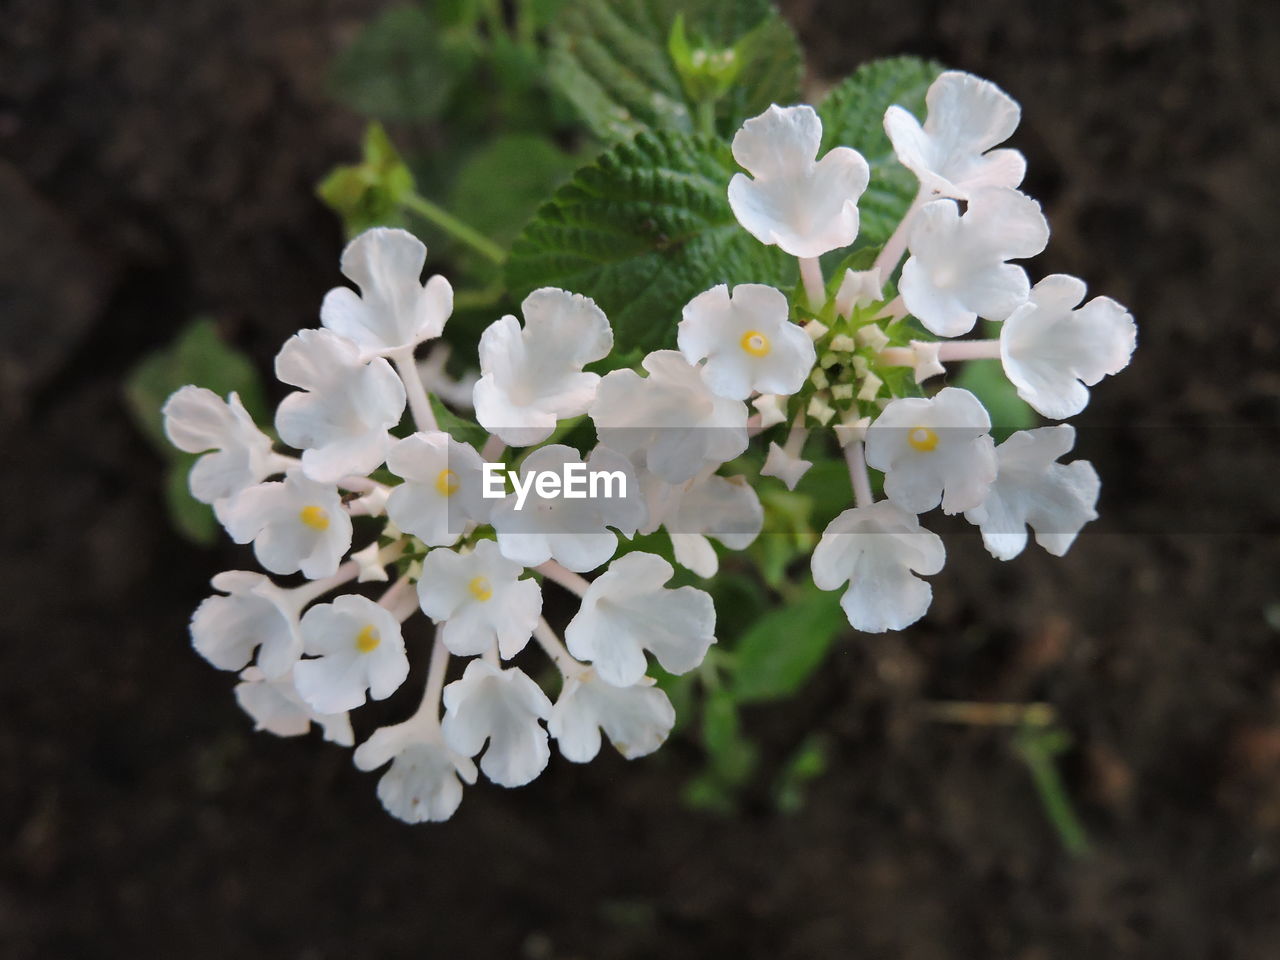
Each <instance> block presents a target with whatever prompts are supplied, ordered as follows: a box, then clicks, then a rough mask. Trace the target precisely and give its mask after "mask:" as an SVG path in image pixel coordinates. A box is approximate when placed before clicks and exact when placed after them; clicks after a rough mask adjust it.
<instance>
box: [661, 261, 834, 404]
mask: <svg viewBox="0 0 1280 960" xmlns="http://www.w3.org/2000/svg"><path fill="white" fill-rule="evenodd" d="M683 316H684V319H683V320H681V321H680V325H679V328H678V331H679V332H678V334H677V338H678V342H679V345H680V352H681V353H683V354H684V358H685V359H686V360H688V361H689V362H690V363H692V364H696V363H698V362H699V361H700V360H706V361H707V362H706V363H705V364H704V365H703V366H702V368H701V373H702V379H703V380H704V381H705V382H706V384H707V386H708V387H710V388H711V391H712V392H713V393H715V394H717V395H719V396H721V397H728V398H730V399H731V400H745V399H747V397H749V396H751V394H752V393H753V392H760V393H775V394H783V395H789V394H792V393H795V392H796V391H797V390H799V389H800V388H801V387H802V386H804V381H805V377H807V376H808V375H809V371H810V370H812V369H813V364H814V361H815V360H816V359H817V356H816V354H815V352H814V347H813V341H812V340H810V339H809V335H808V334H807V333H805V332H804V331H803V330H801V329H800V328H799V327H798V326H796V325H795V324H794V323H792V322H791V318H790V307H789V306H788V304H787V298H786V297H785V296H783V295H782V293H781V292H780V291H778V290H775V289H774V288H773V287H769V286H765V285H764V284H762V283H740V284H738V285H737V286H736V287H734V288H733V292H732V293H730V292H729V286H728V284H724V283H722V284H719V285H718V286H715V287H712V288H711V289H710V290H706V291H704V292H702V293H700V294H698V295H697V296H696V297H694V298H693V299H692V300H690V301H689V303H688V304H687V305H686V306H685V308H684V313H683Z"/></svg>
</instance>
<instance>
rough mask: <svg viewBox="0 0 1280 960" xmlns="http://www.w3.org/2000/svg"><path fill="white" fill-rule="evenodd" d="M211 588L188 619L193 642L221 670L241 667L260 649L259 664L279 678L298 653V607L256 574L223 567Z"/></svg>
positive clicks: (287, 671)
mask: <svg viewBox="0 0 1280 960" xmlns="http://www.w3.org/2000/svg"><path fill="white" fill-rule="evenodd" d="M212 582H213V587H214V589H215V590H221V591H223V592H224V593H225V594H226V596H223V595H222V594H218V595H215V596H212V597H207V598H206V599H205V600H204V601H203V602H202V603H201V604H200V606H199V607H197V608H196V612H195V613H194V614H192V617H191V643H192V646H194V647H195V649H196V652H198V653H199V654H200V656H202V657H204V658H205V659H206V660H208V661H209V662H210V663H211V664H213V665H214V666H215V667H217V668H218V669H219V670H239V669H241V668H242V667H244V666H245V665H246V664H248V663H249V661H251V660H252V659H253V654H254V651H255V650H257V651H258V667H259V668H260V669H261V671H262V673H263V674H264V675H265V676H266V677H267V678H268V679H272V680H275V679H279V678H280V677H282V676H284V675H286V674H287V673H289V671H290V670H292V669H293V665H294V664H295V663H297V661H298V658H299V657H301V656H302V635H301V634H300V633H299V632H298V622H297V618H298V615H297V611H295V610H294V609H293V605H292V603H291V602H290V601H289V597H288V593H287V591H285V590H282V589H280V588H279V587H277V586H276V585H275V584H274V583H272V582H271V581H270V580H269V579H267V578H266V577H264V576H263V575H262V574H260V573H253V572H251V571H248V570H227V571H225V572H223V573H220V574H218V575H217V576H215V577H214V578H213V581H212Z"/></svg>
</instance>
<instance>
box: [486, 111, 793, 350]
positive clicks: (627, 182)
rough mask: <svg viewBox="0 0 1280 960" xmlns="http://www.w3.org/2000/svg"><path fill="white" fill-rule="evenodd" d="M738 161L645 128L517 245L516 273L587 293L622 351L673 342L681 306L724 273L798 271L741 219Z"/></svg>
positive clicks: (520, 288)
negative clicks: (733, 189) (732, 189)
mask: <svg viewBox="0 0 1280 960" xmlns="http://www.w3.org/2000/svg"><path fill="white" fill-rule="evenodd" d="M735 170H736V166H735V165H734V163H733V158H732V156H731V155H730V153H729V148H728V146H726V145H725V144H723V143H720V142H718V141H713V140H709V139H707V138H700V137H692V136H686V135H681V134H674V133H657V134H640V135H639V136H638V137H636V139H635V140H634V141H631V142H629V143H622V144H618V145H617V146H615V147H613V148H611V149H610V150H607V151H606V152H605V153H603V154H602V155H601V156H600V157H598V158H597V159H596V160H595V161H594V162H593V163H591V164H589V165H588V166H585V167H583V168H582V169H580V170H579V171H578V172H577V173H575V174H574V176H573V179H572V180H571V181H570V182H569V183H567V184H566V185H564V186H563V187H561V188H560V189H559V190H558V191H556V194H555V196H554V197H553V198H552V199H551V201H550V202H549V203H547V204H545V205H544V206H543V207H542V209H541V210H539V211H538V214H537V216H535V217H534V219H533V221H532V222H531V223H530V224H529V225H528V226H527V227H525V229H524V232H523V233H521V235H520V236H519V237H517V238H516V241H515V243H514V244H513V245H512V248H511V256H510V259H509V260H508V261H507V283H508V286H509V287H510V289H511V291H512V293H513V295H514V296H515V297H516V298H517V299H519V298H521V297H523V296H525V295H526V294H527V293H529V292H530V291H531V290H534V289H536V288H538V287H543V286H555V287H561V288H563V289H566V290H572V291H576V292H581V293H585V294H587V295H588V296H590V297H592V298H593V299H594V300H595V301H596V302H597V303H598V304H599V305H600V307H601V308H602V309H603V310H604V311H605V313H606V314H608V316H609V319H610V321H611V322H612V324H613V331H614V341H615V349H616V350H618V351H627V350H631V349H636V348H640V349H644V350H646V351H647V350H653V349H656V348H660V347H667V346H672V345H674V343H675V331H676V324H677V323H678V322H679V319H680V310H681V308H682V307H683V306H684V305H685V304H686V303H688V302H689V300H691V299H692V298H693V297H694V296H695V295H697V294H699V293H701V292H702V291H703V290H706V289H707V288H708V287H711V286H714V285H715V284H717V283H726V282H727V283H746V282H756V283H771V284H774V285H775V286H783V287H785V286H788V285H790V284H791V283H794V281H795V274H796V267H795V260H794V258H792V257H788V256H786V255H785V254H783V253H782V252H781V251H779V250H778V249H777V248H776V247H766V246H764V245H763V244H761V243H759V242H758V241H757V240H756V239H755V238H754V237H752V236H751V235H750V234H748V233H747V232H746V231H745V230H743V229H742V228H741V227H739V226H738V222H737V220H736V219H734V216H733V211H731V210H730V209H729V201H728V197H727V189H728V183H729V179H730V178H731V177H732V176H733V173H734V171H735Z"/></svg>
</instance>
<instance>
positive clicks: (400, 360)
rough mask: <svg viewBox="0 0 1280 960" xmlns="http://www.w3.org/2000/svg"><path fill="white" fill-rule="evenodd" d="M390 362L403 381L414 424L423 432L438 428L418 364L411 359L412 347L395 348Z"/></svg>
mask: <svg viewBox="0 0 1280 960" xmlns="http://www.w3.org/2000/svg"><path fill="white" fill-rule="evenodd" d="M391 362H392V363H394V364H395V365H396V371H397V372H398V373H399V374H400V379H401V380H403V381H404V392H405V395H406V396H407V397H408V398H409V410H410V411H411V412H412V413H413V422H414V424H415V425H416V426H417V428H418V429H419V430H421V431H423V432H429V431H432V430H439V429H440V427H439V425H438V424H437V423H436V415H435V412H434V411H433V410H432V409H431V401H430V400H429V399H427V388H426V387H424V386H423V385H422V377H421V376H420V375H419V374H418V364H417V362H416V361H415V360H414V359H413V348H412V347H405V348H403V349H401V350H397V351H396V352H395V353H393V354H391Z"/></svg>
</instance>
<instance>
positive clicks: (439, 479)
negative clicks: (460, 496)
mask: <svg viewBox="0 0 1280 960" xmlns="http://www.w3.org/2000/svg"><path fill="white" fill-rule="evenodd" d="M458 486H459V481H458V475H457V474H456V473H454V472H453V471H452V470H450V469H449V468H448V467H445V469H443V470H441V471H440V472H439V473H438V474H437V475H436V490H438V491H439V492H440V496H442V497H449V496H452V495H453V494H454V493H456V492H457V490H458Z"/></svg>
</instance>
